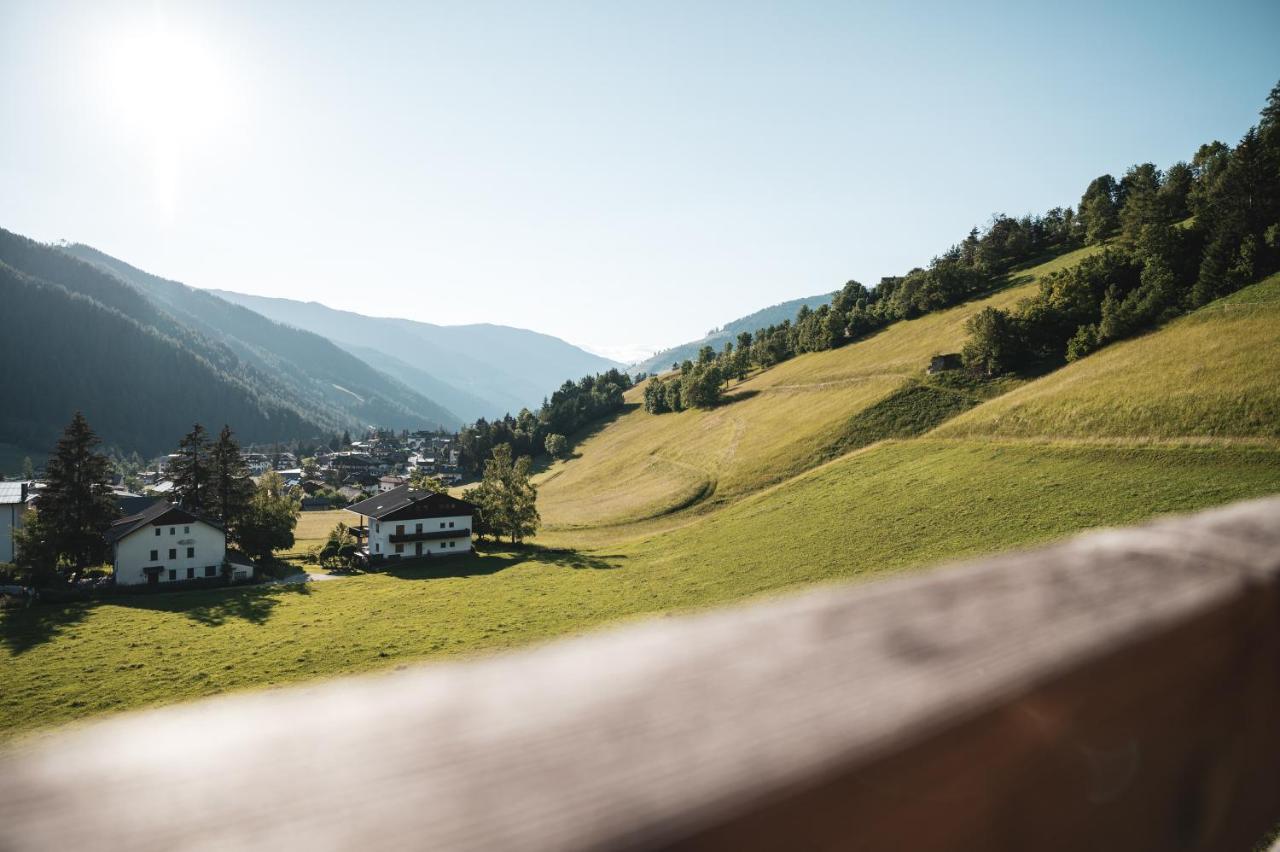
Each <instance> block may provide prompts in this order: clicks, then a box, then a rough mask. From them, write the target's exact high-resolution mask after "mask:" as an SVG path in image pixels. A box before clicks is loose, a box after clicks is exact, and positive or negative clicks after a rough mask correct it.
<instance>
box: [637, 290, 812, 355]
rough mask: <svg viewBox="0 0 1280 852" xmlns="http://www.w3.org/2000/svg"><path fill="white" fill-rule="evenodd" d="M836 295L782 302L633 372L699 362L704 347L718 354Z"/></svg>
mask: <svg viewBox="0 0 1280 852" xmlns="http://www.w3.org/2000/svg"><path fill="white" fill-rule="evenodd" d="M833 295H835V294H834V293H823V294H822V295H818V296H805V297H804V298H802V299H792V300H790V301H788V302H779V303H778V304H776V305H770V306H769V307H767V308H761V309H760V310H758V311H756V312H755V313H751V314H747V315H746V316H745V317H739V318H738V319H736V320H733V321H732V322H728V323H725V324H724V325H723V326H721V327H720V328H718V329H716V330H715V331H712V332H710V333H708V334H707V336H706V337H703V338H701V339H699V340H693V341H690V342H689V343H681V344H679V345H678V346H673V347H671V348H670V349H664V350H662V351H661V352H655V353H654V354H653V355H651V356H650V357H648V358H646V359H644V360H643V361H641V362H639V363H637V364H635V365H634V367H633V369H634V370H636V371H637V372H641V373H660V372H662V371H663V370H669V369H671V365H672V364H678V363H680V362H681V361H684V360H686V359H688V360H694V359H696V358H697V357H698V350H699V349H701V348H702V347H704V346H710V347H712V348H714V349H715V350H716V351H717V352H718V351H720V350H721V349H723V348H724V344H725V341H729V340H733V339H734V338H736V337H737V336H738V335H739V334H741V333H742V332H744V331H747V332H752V333H754V332H755V331H756V330H757V329H761V328H765V327H767V326H771V325H780V324H781V323H782V321H783V320H794V319H795V317H796V312H797V311H799V310H800V308H801V307H804V306H808V307H809V308H811V309H816V308H818V307H819V306H821V305H825V304H828V303H829V302H830V301H831V297H832V296H833Z"/></svg>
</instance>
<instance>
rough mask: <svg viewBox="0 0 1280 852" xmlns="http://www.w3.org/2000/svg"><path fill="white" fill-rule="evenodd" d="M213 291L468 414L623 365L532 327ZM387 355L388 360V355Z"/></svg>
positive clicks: (511, 404)
mask: <svg viewBox="0 0 1280 852" xmlns="http://www.w3.org/2000/svg"><path fill="white" fill-rule="evenodd" d="M213 292H215V293H216V294H217V295H219V296H221V297H222V298H225V299H227V300H229V301H232V302H235V303H237V304H240V305H244V306H245V307H247V308H249V309H251V310H253V311H256V312H258V313H260V314H262V315H264V316H267V317H270V318H272V319H274V320H276V321H278V322H283V323H287V324H289V325H292V326H295V327H297V328H302V329H306V330H307V331H312V332H315V333H316V334H319V335H322V336H324V337H326V338H328V339H329V340H332V341H334V342H335V343H338V344H339V345H341V346H344V347H345V348H347V349H348V350H349V351H351V352H354V353H357V354H359V355H360V357H361V358H363V359H365V360H366V361H367V362H368V363H370V364H372V365H373V366H375V367H377V368H379V369H384V370H386V371H387V372H390V373H392V374H393V375H396V376H397V377H398V378H400V379H401V380H403V381H405V382H406V383H407V384H409V386H410V387H412V388H413V389H414V390H417V391H418V392H419V393H423V394H426V395H429V396H430V397H431V398H432V399H435V400H437V401H438V402H440V404H442V405H444V406H445V407H447V408H448V409H449V410H450V411H453V412H454V413H456V414H457V415H458V416H459V417H461V418H462V419H463V420H466V421H468V422H470V421H473V420H475V419H477V418H479V417H485V418H493V417H500V416H502V415H503V414H506V413H508V412H510V413H513V414H514V413H515V412H518V411H519V410H520V409H521V408H529V409H536V408H537V407H538V405H539V404H540V403H541V402H542V400H543V398H544V397H546V396H547V395H548V394H549V393H550V392H551V391H553V390H554V389H556V388H558V387H559V386H560V385H561V384H562V383H563V382H564V381H565V380H566V379H568V378H571V377H575V376H582V375H587V374H591V373H599V372H603V371H605V370H608V369H610V368H612V367H617V366H620V365H618V364H615V363H614V362H612V361H610V360H608V359H607V358H601V357H599V356H597V355H592V354H591V353H590V352H586V351H584V350H582V349H579V348H578V347H576V346H572V345H570V344H568V343H566V342H564V341H563V340H560V339H559V338H555V337H552V336H550V335H546V334H539V333H538V332H534V331H528V330H526V329H520V328H511V327H508V326H500V325H489V324H473V325H456V326H447V325H435V324H433V323H430V322H426V321H420V320H417V319H397V318H390V317H375V316H365V315H364V314H358V313H354V312H352V311H339V310H335V309H333V308H329V307H327V306H325V305H321V304H319V303H317V302H300V301H295V300H293V299H276V298H269V297H265V296H251V295H247V294H244V293H232V292H227V291H223V290H217V291H213ZM442 298H451V297H449V296H442ZM425 319H427V318H424V320H425ZM383 356H386V357H387V358H388V360H387V361H385V362H384V361H383V360H382V358H383ZM398 365H406V366H407V367H408V368H409V369H408V370H405V369H403V368H402V367H400V366H398ZM424 379H425V380H424ZM477 401H478V402H477Z"/></svg>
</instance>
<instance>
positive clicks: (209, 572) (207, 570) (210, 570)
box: [204, 565, 218, 577]
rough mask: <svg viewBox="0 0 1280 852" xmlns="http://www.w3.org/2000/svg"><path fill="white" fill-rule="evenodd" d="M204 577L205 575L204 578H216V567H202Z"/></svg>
mask: <svg viewBox="0 0 1280 852" xmlns="http://www.w3.org/2000/svg"><path fill="white" fill-rule="evenodd" d="M204 575H205V576H206V577H216V576H218V566H217V565H206V566H204Z"/></svg>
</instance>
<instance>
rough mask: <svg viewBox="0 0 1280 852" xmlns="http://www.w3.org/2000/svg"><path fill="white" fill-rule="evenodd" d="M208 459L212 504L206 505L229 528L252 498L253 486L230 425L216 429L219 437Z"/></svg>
mask: <svg viewBox="0 0 1280 852" xmlns="http://www.w3.org/2000/svg"><path fill="white" fill-rule="evenodd" d="M209 463H210V466H211V469H212V485H213V487H212V492H211V493H212V496H213V505H212V506H210V507H209V508H210V510H211V511H212V512H213V514H214V515H215V516H217V517H218V518H220V519H221V520H222V522H223V523H225V524H226V525H227V527H228V528H234V527H235V525H236V524H237V523H239V521H240V518H241V517H243V515H244V513H245V511H246V509H247V508H248V506H249V501H250V500H251V499H252V498H253V488H254V486H253V480H252V479H250V478H249V469H248V468H247V467H246V466H245V463H244V459H243V458H241V456H240V445H239V444H238V443H236V440H235V438H234V437H233V433H232V431H231V427H230V426H223V427H222V431H221V432H220V433H218V440H217V441H216V442H214V445H213V447H212V448H211V449H210V451H209Z"/></svg>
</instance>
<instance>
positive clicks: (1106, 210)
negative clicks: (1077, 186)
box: [1080, 175, 1120, 243]
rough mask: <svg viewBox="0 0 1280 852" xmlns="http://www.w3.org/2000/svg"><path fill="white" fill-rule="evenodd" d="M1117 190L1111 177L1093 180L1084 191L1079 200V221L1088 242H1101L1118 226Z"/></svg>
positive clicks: (1106, 176) (1117, 187)
mask: <svg viewBox="0 0 1280 852" xmlns="http://www.w3.org/2000/svg"><path fill="white" fill-rule="evenodd" d="M1119 189H1120V188H1119V186H1118V185H1117V184H1116V179H1115V178H1113V177H1112V176H1111V175H1102V176H1101V177H1096V178H1094V179H1093V180H1092V181H1091V182H1090V183H1089V186H1088V188H1087V189H1085V191H1084V196H1083V197H1081V199H1080V220H1081V221H1082V222H1083V223H1084V232H1085V239H1086V240H1087V241H1088V242H1090V243H1100V242H1102V241H1103V240H1105V239H1106V238H1107V237H1109V236H1111V234H1112V233H1113V232H1114V231H1115V229H1116V228H1117V227H1118V226H1119V224H1120V210H1119V203H1118V201H1117V196H1118V195H1119Z"/></svg>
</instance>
